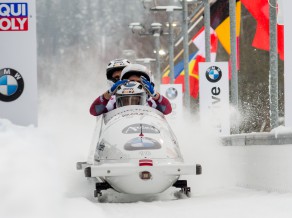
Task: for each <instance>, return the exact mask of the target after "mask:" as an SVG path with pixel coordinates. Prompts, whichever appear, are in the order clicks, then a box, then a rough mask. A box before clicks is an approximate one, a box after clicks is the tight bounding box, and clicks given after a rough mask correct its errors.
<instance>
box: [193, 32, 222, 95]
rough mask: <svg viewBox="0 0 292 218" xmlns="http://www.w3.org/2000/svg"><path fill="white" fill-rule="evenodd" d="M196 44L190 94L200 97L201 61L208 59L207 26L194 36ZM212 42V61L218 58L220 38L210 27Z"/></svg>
mask: <svg viewBox="0 0 292 218" xmlns="http://www.w3.org/2000/svg"><path fill="white" fill-rule="evenodd" d="M192 41H193V43H194V45H195V46H196V47H197V49H198V52H197V55H196V57H195V63H194V66H193V68H192V71H191V73H190V95H191V96H192V97H193V98H195V99H196V98H198V95H199V63H200V62H205V61H206V52H205V27H202V28H201V29H200V30H199V32H198V33H197V34H196V35H195V36H194V37H193V38H192ZM210 42H211V61H212V62H214V61H215V60H216V53H217V45H218V38H217V35H216V32H215V31H214V30H213V29H212V28H210Z"/></svg>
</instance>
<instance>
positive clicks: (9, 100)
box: [0, 0, 37, 125]
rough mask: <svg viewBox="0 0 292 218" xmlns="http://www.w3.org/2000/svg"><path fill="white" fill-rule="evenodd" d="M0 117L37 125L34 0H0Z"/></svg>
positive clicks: (19, 123)
mask: <svg viewBox="0 0 292 218" xmlns="http://www.w3.org/2000/svg"><path fill="white" fill-rule="evenodd" d="M0 48H1V53H0V119H8V120H10V121H11V122H13V123H15V124H18V125H30V124H33V125H37V48H36V8H35V0H28V1H19V2H18V1H11V0H8V1H7V0H0Z"/></svg>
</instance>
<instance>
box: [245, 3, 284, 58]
mask: <svg viewBox="0 0 292 218" xmlns="http://www.w3.org/2000/svg"><path fill="white" fill-rule="evenodd" d="M241 2H242V4H243V5H244V6H245V7H246V9H247V10H248V11H249V12H250V13H251V15H252V16H253V17H254V18H255V19H256V21H257V27H256V33H255V36H254V39H253V42H252V46H253V47H255V48H258V49H262V50H266V51H269V50H270V38H269V29H270V28H269V14H270V13H269V2H268V0H253V1H250V0H241ZM283 28H284V27H283V26H282V25H277V33H278V53H279V56H280V59H281V60H284V30H283Z"/></svg>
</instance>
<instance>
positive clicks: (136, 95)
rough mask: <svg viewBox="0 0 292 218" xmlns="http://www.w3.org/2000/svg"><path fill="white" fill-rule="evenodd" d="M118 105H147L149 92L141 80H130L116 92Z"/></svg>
mask: <svg viewBox="0 0 292 218" xmlns="http://www.w3.org/2000/svg"><path fill="white" fill-rule="evenodd" d="M115 95H116V106H117V108H118V107H123V106H127V105H145V104H146V97H147V94H146V92H145V90H144V89H143V86H142V84H141V83H139V82H135V81H129V82H127V83H126V84H124V85H121V86H120V87H119V88H118V91H117V92H116V94H115Z"/></svg>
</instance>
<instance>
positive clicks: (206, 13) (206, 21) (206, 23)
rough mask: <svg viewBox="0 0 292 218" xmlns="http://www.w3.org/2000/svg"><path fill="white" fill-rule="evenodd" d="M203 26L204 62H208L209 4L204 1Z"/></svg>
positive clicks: (209, 58)
mask: <svg viewBox="0 0 292 218" xmlns="http://www.w3.org/2000/svg"><path fill="white" fill-rule="evenodd" d="M204 26H205V53H206V62H210V61H211V51H210V3H209V0H205V2H204Z"/></svg>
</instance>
